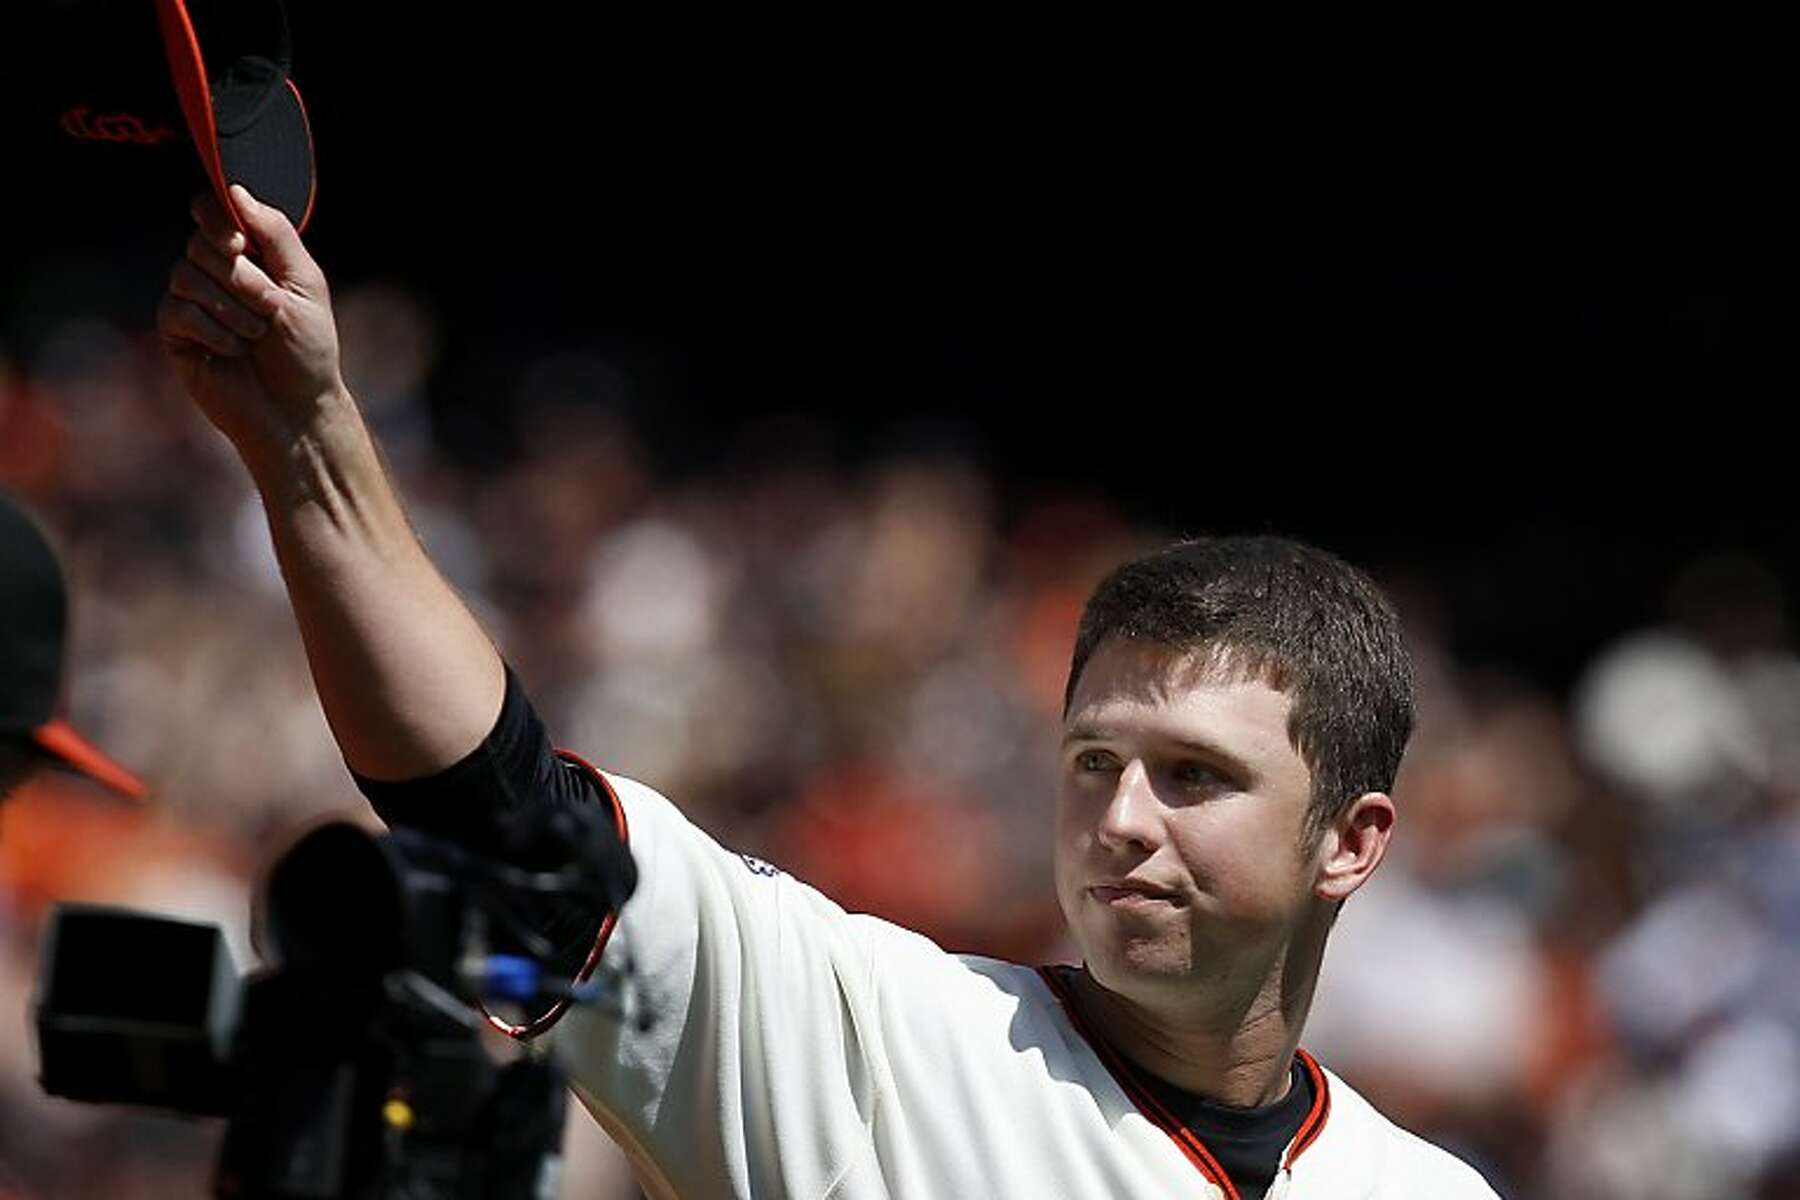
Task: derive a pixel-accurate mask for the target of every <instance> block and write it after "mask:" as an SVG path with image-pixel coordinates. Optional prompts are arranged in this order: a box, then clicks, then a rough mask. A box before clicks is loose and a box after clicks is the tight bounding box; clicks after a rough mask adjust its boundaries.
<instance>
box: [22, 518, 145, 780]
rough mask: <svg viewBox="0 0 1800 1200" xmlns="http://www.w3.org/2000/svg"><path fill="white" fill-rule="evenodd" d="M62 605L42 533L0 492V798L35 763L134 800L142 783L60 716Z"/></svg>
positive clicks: (59, 576) (61, 586) (65, 605)
mask: <svg viewBox="0 0 1800 1200" xmlns="http://www.w3.org/2000/svg"><path fill="white" fill-rule="evenodd" d="M68 610H69V598H68V587H67V585H66V583H65V582H64V579H63V572H62V565H61V564H60V563H59V562H58V561H57V557H56V552H55V551H54V550H52V549H51V546H50V541H49V539H48V538H47V537H45V536H44V531H43V530H42V529H41V528H39V526H38V524H37V522H36V521H34V520H33V519H32V518H31V516H30V515H29V514H28V513H26V511H25V510H24V509H23V508H21V507H19V505H18V504H17V503H16V502H14V501H13V500H12V499H11V498H10V497H8V496H7V495H6V494H5V493H0V800H4V799H5V798H6V797H7V796H8V795H10V794H11V793H12V791H13V789H14V788H16V787H18V785H19V784H21V783H22V782H24V780H25V778H26V776H27V775H29V774H31V772H32V771H34V770H36V769H37V768H39V767H42V766H58V767H63V768H66V769H68V770H72V771H77V772H79V773H81V774H83V775H85V776H87V777H88V778H90V779H93V780H95V781H96V782H98V783H100V784H102V785H103V786H105V787H106V788H108V789H109V790H111V791H113V792H116V793H118V794H120V795H122V796H126V797H128V798H130V799H133V800H139V799H142V798H143V795H144V791H145V788H144V784H143V783H142V782H141V781H140V780H139V779H138V778H137V777H136V776H134V775H133V774H132V773H131V772H130V771H127V770H126V769H125V768H123V767H121V766H120V765H119V764H117V763H115V762H113V761H112V760H111V759H110V758H108V757H107V756H106V755H105V754H103V753H102V752H101V751H100V750H99V749H98V748H97V747H95V746H94V745H93V743H91V742H89V741H88V740H87V739H86V738H84V737H82V736H81V735H80V734H79V733H77V732H76V731H75V729H74V727H73V726H71V725H70V724H69V723H68V722H67V721H66V720H64V719H63V718H62V716H61V715H60V714H61V704H62V700H63V660H64V657H65V655H66V646H65V643H66V640H67V629H68Z"/></svg>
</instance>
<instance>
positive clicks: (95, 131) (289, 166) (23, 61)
mask: <svg viewBox="0 0 1800 1200" xmlns="http://www.w3.org/2000/svg"><path fill="white" fill-rule="evenodd" d="M4 2H5V3H6V4H7V6H8V7H9V9H12V10H13V11H9V12H8V13H7V16H6V19H5V20H4V21H0V40H3V41H6V42H9V43H10V46H9V47H7V48H6V49H5V50H3V51H0V60H3V61H0V75H7V76H11V80H12V82H13V84H14V85H15V90H17V91H18V92H19V93H20V95H21V98H22V99H23V100H24V102H25V103H26V104H27V105H28V106H29V108H30V109H31V116H30V120H31V121H32V123H33V124H35V125H36V126H37V127H38V128H39V129H40V130H42V131H43V132H44V133H45V134H46V135H48V136H50V137H53V138H56V139H58V140H67V141H73V142H76V143H82V144H86V145H90V146H94V147H97V148H98V149H102V150H106V151H108V152H110V153H112V154H114V155H115V156H119V157H124V156H128V155H142V154H146V153H153V152H155V151H156V150H157V149H158V148H166V147H169V146H179V145H180V144H181V143H182V142H184V141H185V142H188V143H190V144H192V145H193V147H194V148H195V150H196V151H198V153H199V156H200V166H201V168H202V169H203V170H204V171H205V173H206V176H207V179H208V180H209V181H210V183H211V185H212V190H213V192H214V193H215V194H216V195H217V196H218V197H219V203H220V204H222V205H224V207H225V211H226V212H228V213H231V214H232V216H233V219H234V220H235V219H236V210H235V208H234V207H233V205H232V204H231V201H230V198H229V197H228V195H227V192H228V189H229V188H230V186H231V184H233V183H241V184H243V185H244V186H245V187H247V188H249V189H250V192H251V194H252V195H254V196H256V198H257V199H259V200H261V201H262V202H263V203H265V204H273V205H274V206H275V207H277V208H279V209H281V211H282V212H284V213H286V214H287V217H288V220H290V221H292V222H293V224H294V228H296V229H304V228H305V227H306V223H307V220H308V219H309V218H310V217H311V216H312V207H313V194H314V190H315V182H314V178H313V147H312V129H311V126H310V125H309V124H308V122H307V119H306V105H305V103H304V102H303V101H302V100H301V99H300V91H299V89H298V88H296V87H295V86H294V82H293V80H292V78H290V73H291V71H292V67H293V53H292V46H291V43H290V41H289V38H288V26H287V15H286V13H285V12H284V11H283V9H282V6H281V3H280V0H4Z"/></svg>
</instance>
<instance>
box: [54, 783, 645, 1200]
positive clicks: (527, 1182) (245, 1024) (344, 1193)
mask: <svg viewBox="0 0 1800 1200" xmlns="http://www.w3.org/2000/svg"><path fill="white" fill-rule="evenodd" d="M601 819H603V818H602V817H600V815H599V813H598V811H597V810H596V811H594V812H590V813H572V812H567V811H559V812H554V813H548V814H545V815H543V816H541V817H537V818H534V825H533V827H532V828H531V829H529V830H527V831H525V832H524V834H523V835H522V842H524V843H529V844H530V846H531V847H532V854H531V856H530V858H531V860H532V861H551V862H556V863H558V864H560V865H559V866H558V867H557V868H556V869H554V870H547V871H531V870H526V869H522V868H519V867H517V866H514V865H511V863H509V862H501V861H494V860H490V859H485V858H480V857H477V856H475V855H472V854H470V853H468V852H467V851H465V850H463V849H460V848H458V847H457V846H454V845H451V844H449V843H447V842H443V841H440V840H437V839H433V838H429V837H426V836H424V835H421V834H418V833H415V832H409V831H403V830H396V831H395V832H394V833H393V834H391V835H390V836H388V837H383V838H377V837H374V836H372V835H370V834H368V833H366V832H364V831H363V830H361V829H359V828H358V827H356V826H354V825H351V824H347V823H334V824H328V825H323V826H321V827H319V828H317V829H315V830H313V831H312V832H311V833H309V834H307V835H306V836H305V837H303V838H301V839H300V840H299V841H298V842H296V843H295V845H294V846H293V847H292V848H291V849H290V850H289V851H288V852H287V853H286V854H284V855H283V856H282V857H281V858H280V859H279V860H278V861H277V862H276V863H275V865H274V866H273V867H272V868H271V869H270V871H269V873H268V876H267V878H266V880H265V882H264V885H263V889H262V898H261V904H260V908H261V913H260V919H259V920H258V922H257V925H258V929H259V938H258V940H259V944H260V946H261V948H262V950H263V952H264V953H265V955H266V956H268V957H270V958H271V959H272V960H273V964H272V965H271V966H269V967H266V968H263V969H260V970H258V971H255V972H253V973H251V974H250V975H248V976H246V977H244V978H242V979H240V978H239V977H238V975H237V973H236V970H235V969H234V967H233V965H232V963H231V961H230V955H229V953H228V952H227V950H226V946H225V942H224V939H223V937H222V935H221V934H220V931H219V930H218V929H217V928H215V927H213V926H210V925H196V924H190V923H186V922H181V921H173V920H168V919H165V918H161V917H155V916H151V915H148V914H143V913H137V912H131V911H128V910H124V909H116V908H101V907H94V906H83V905H64V906H60V907H59V908H58V909H57V911H56V912H55V913H54V914H53V917H52V920H51V924H50V928H49V931H48V934H47V937H46V942H45V948H44V955H43V966H42V969H41V971H40V975H39V980H38V1001H37V1033H38V1041H39V1051H40V1063H41V1067H42V1072H41V1076H40V1081H41V1082H42V1084H43V1087H44V1089H45V1090H46V1091H48V1092H50V1093H51V1094H53V1095H58V1096H64V1097H67V1098H69V1099H73V1100H81V1101H87V1102H91V1103H123V1104H137V1105H147V1106H152V1107H157V1108H164V1109H173V1110H176V1111H179V1112H185V1113H191V1114H198V1115H206V1116H222V1117H225V1118H226V1119H227V1125H226V1132H225V1140H224V1145H223V1148H222V1150H221V1151H220V1156H219V1162H218V1167H217V1171H216V1173H215V1176H214V1194H215V1195H216V1196H221V1197H284V1198H285V1197H319V1198H333V1200H335V1198H339V1197H342V1198H346V1200H348V1198H355V1200H365V1198H367V1200H376V1198H400V1197H405V1198H407V1200H439V1198H444V1200H450V1198H455V1200H499V1198H502V1197H504V1198H506V1200H514V1198H517V1197H543V1198H545V1200H551V1198H553V1197H554V1196H555V1195H556V1186H557V1184H556V1181H557V1178H558V1167H559V1165H560V1154H559V1149H560V1141H561V1134H562V1121H563V1113H564V1106H565V1090H564V1087H563V1080H562V1077H561V1074H560V1072H559V1071H558V1070H557V1069H556V1067H555V1066H554V1064H552V1063H551V1062H550V1061H549V1060H548V1059H547V1058H546V1057H545V1056H542V1055H539V1054H534V1053H531V1052H529V1051H527V1052H526V1053H524V1054H522V1055H520V1056H519V1057H517V1058H516V1059H514V1060H513V1061H511V1062H507V1063H504V1064H503V1063H500V1062H498V1061H496V1060H495V1058H494V1057H493V1056H491V1055H490V1054H489V1052H488V1051H487V1049H486V1048H485V1047H484V1046H483V1045H482V1043H481V1037H480V1030H481V1027H482V1024H483V1022H484V1020H486V1019H493V1018H485V1017H484V1015H483V1014H484V1012H485V1006H488V1005H494V1006H496V1007H499V1006H501V1005H503V1004H517V1005H520V1006H522V1007H524V1008H525V1009H526V1010H527V1011H541V1010H542V1008H543V1007H544V1006H547V1005H566V1004H569V1003H584V1004H593V1005H599V1006H602V1007H605V1008H608V1009H610V1010H612V1011H613V1012H614V1013H615V1014H616V1015H618V1016H619V1017H620V1018H621V1019H625V1020H630V1021H633V1022H634V1023H636V1024H637V1025H639V1026H640V1027H646V1026H647V1024H648V1018H647V1015H645V1014H640V1013H638V1012H637V1011H635V992H634V991H633V989H632V987H631V976H630V968H629V964H627V965H626V966H625V967H624V968H623V969H622V970H612V971H607V972H601V973H595V975H594V977H592V978H589V977H588V973H589V972H591V971H592V970H593V967H594V962H593V957H592V956H590V957H589V959H588V962H587V963H586V965H585V967H584V968H582V969H579V970H576V971H574V972H573V973H572V974H570V975H562V974H558V973H557V970H558V968H557V967H556V966H555V964H556V963H557V961H558V953H557V948H556V947H554V946H552V945H550V944H549V943H548V942H547V941H546V940H545V938H544V937H543V936H542V935H541V934H540V933H539V932H538V930H539V929H541V928H542V927H543V925H544V923H545V922H544V920H543V917H544V914H545V913H546V912H548V911H550V909H551V907H553V906H559V905H560V906H563V908H564V909H565V910H567V909H568V906H571V905H573V906H575V911H579V912H582V913H587V914H593V916H594V920H595V923H596V924H597V923H598V918H599V917H600V916H601V915H603V914H606V913H616V912H617V910H618V908H619V906H620V905H621V904H622V903H623V902H624V899H625V897H626V896H628V895H629V894H630V891H631V889H632V887H633V885H634V884H635V871H634V870H633V868H632V864H631V861H630V856H629V854H628V853H627V852H626V851H625V849H624V847H623V845H622V844H621V843H620V842H619V841H618V839H617V838H615V837H613V836H612V833H611V831H610V830H601V829H599V828H597V827H596V826H595V824H594V822H596V821H598V820H601ZM515 861H516V857H515ZM564 957H566V956H564ZM478 1008H481V1009H482V1011H477V1009H478ZM496 1023H499V1022H498V1021H497V1019H496Z"/></svg>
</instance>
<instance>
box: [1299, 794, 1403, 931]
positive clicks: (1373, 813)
mask: <svg viewBox="0 0 1800 1200" xmlns="http://www.w3.org/2000/svg"><path fill="white" fill-rule="evenodd" d="M1393 833H1394V801H1393V799H1392V798H1391V797H1389V796H1388V794H1387V793H1386V792H1364V793H1363V794H1362V795H1360V796H1358V797H1357V798H1356V799H1355V800H1353V801H1351V803H1350V807H1349V808H1347V809H1345V810H1344V812H1343V815H1342V816H1340V817H1338V819H1337V820H1336V821H1334V822H1332V824H1331V827H1330V828H1328V829H1326V830H1325V832H1324V834H1323V835H1321V837H1320V839H1319V866H1318V874H1317V876H1316V878H1315V879H1314V881H1313V895H1315V896H1317V897H1318V898H1319V899H1321V900H1327V901H1331V902H1333V903H1335V902H1338V901H1342V900H1345V899H1348V898H1349V896H1350V893H1352V892H1354V891H1355V890H1356V889H1357V888H1359V887H1361V886H1362V885H1363V884H1364V883H1366V882H1367V881H1368V878H1369V876H1371V875H1373V874H1374V873H1375V868H1376V867H1378V866H1380V865H1381V859H1382V856H1383V855H1385V854H1386V853H1387V845H1388V838H1390V837H1392V836H1393Z"/></svg>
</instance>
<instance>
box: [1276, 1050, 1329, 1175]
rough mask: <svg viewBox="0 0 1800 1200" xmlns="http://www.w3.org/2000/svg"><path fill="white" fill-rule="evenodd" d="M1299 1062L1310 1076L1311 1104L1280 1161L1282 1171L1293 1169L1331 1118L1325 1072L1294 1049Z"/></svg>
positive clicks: (1306, 1055) (1304, 1053)
mask: <svg viewBox="0 0 1800 1200" xmlns="http://www.w3.org/2000/svg"><path fill="white" fill-rule="evenodd" d="M1295 1053H1296V1054H1298V1055H1299V1056H1300V1062H1301V1063H1302V1065H1304V1066H1305V1067H1306V1073H1307V1074H1308V1075H1310V1076H1312V1086H1313V1102H1312V1108H1311V1109H1310V1110H1309V1111H1308V1112H1307V1114H1306V1120H1304V1121H1302V1122H1300V1131H1299V1132H1298V1133H1296V1134H1295V1135H1294V1144H1293V1145H1292V1146H1291V1147H1289V1149H1288V1152H1287V1158H1286V1159H1284V1160H1282V1164H1281V1166H1282V1169H1283V1170H1290V1169H1292V1168H1293V1165H1294V1160H1295V1159H1296V1158H1299V1157H1300V1155H1301V1152H1302V1151H1304V1150H1305V1149H1306V1148H1307V1147H1308V1146H1310V1145H1312V1144H1313V1143H1314V1142H1315V1141H1317V1140H1318V1138H1319V1134H1320V1133H1322V1132H1324V1130H1325V1121H1326V1118H1328V1117H1330V1116H1331V1088H1330V1086H1329V1085H1328V1084H1327V1083H1326V1082H1325V1071H1324V1069H1323V1068H1321V1067H1320V1066H1319V1060H1318V1059H1316V1058H1314V1057H1313V1056H1312V1055H1310V1054H1308V1053H1307V1052H1306V1051H1304V1050H1301V1049H1299V1048H1298V1047H1296V1048H1295Z"/></svg>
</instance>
